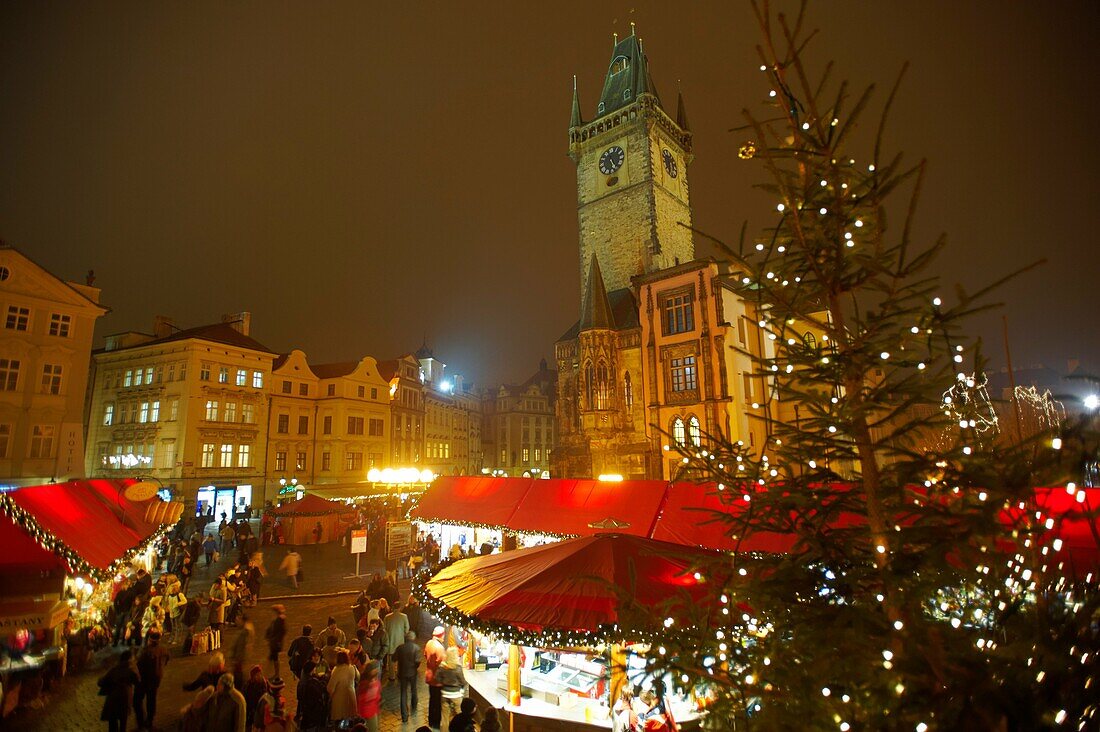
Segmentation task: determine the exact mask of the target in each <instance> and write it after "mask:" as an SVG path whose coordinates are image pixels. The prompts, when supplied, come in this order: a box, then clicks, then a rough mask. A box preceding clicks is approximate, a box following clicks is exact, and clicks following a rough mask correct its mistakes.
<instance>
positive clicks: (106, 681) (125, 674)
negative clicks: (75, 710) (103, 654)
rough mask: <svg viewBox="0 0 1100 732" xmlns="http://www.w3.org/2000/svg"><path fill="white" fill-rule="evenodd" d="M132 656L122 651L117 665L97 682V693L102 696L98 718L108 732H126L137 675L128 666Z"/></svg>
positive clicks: (128, 652)
mask: <svg viewBox="0 0 1100 732" xmlns="http://www.w3.org/2000/svg"><path fill="white" fill-rule="evenodd" d="M132 658H133V654H132V653H131V652H130V651H123V652H122V653H121V654H120V655H119V657H118V663H117V664H115V665H114V667H113V668H111V670H110V671H108V672H107V673H105V674H104V675H103V677H102V678H100V680H99V682H98V683H99V693H100V695H102V696H103V711H102V712H100V714H99V718H100V719H102V720H103V721H104V722H106V723H107V729H108V730H109V732H126V722H127V720H128V719H129V718H130V706H131V705H132V704H133V703H134V685H135V684H137V682H138V675H137V673H135V672H134V669H133V667H132V666H131V664H130V660H131V659H132Z"/></svg>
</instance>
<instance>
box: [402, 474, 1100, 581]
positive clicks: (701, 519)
mask: <svg viewBox="0 0 1100 732" xmlns="http://www.w3.org/2000/svg"><path fill="white" fill-rule="evenodd" d="M849 487H850V486H848V485H845V484H836V485H834V486H831V488H833V489H835V490H838V491H842V490H846V489H848V488H849ZM738 495H739V494H737V493H734V494H733V496H729V497H727V496H719V494H718V491H717V486H716V485H715V484H714V483H686V482H684V483H666V482H664V481H637V480H629V481H618V482H613V481H608V482H603V481H594V480H568V479H561V478H552V479H549V480H540V479H529V478H482V477H451V478H439V479H437V480H436V481H435V483H433V484H432V486H431V487H430V488H429V489H428V491H427V492H426V493H425V494H424V495H423V496H422V497H421V499H420V503H419V504H418V505H417V506H416V507H415V508H414V509H413V511H412V514H411V517H412V518H413V519H414V520H417V521H424V522H440V523H450V524H457V525H466V526H486V527H489V528H494V529H500V530H504V531H513V532H517V533H528V534H548V535H554V536H592V535H594V534H597V533H601V532H608V531H616V532H619V533H624V534H633V535H636V536H646V537H649V538H652V539H657V540H661V541H668V542H671V543H674V544H680V545H682V546H689V547H702V548H705V549H717V550H721V551H735V550H736V551H742V552H754V551H755V552H767V553H783V552H788V551H790V550H791V549H792V547H794V545H795V542H796V539H797V537H796V536H795V535H793V534H784V533H776V532H754V533H752V534H750V535H748V536H746V537H743V538H742V539H741V540H740V542H738V540H735V539H734V538H733V537H732V536H730V535H729V531H730V526H729V524H728V522H726V521H723V520H722V518H721V516H722V514H726V515H731V516H735V515H737V514H738V513H739V512H741V511H743V510H745V509H746V508H747V506H748V505H749V504H747V503H743V502H742V501H740V500H738V499H737V496H738ZM1035 496H1036V502H1037V505H1038V506H1039V507H1040V508H1041V509H1042V510H1043V511H1045V512H1046V513H1047V514H1049V516H1050V517H1052V518H1054V519H1055V520H1056V523H1057V525H1056V527H1055V531H1056V533H1057V538H1060V539H1061V540H1062V544H1063V551H1065V552H1067V554H1066V556H1067V557H1069V560H1070V561H1071V563H1072V564H1073V566H1075V567H1077V568H1094V567H1100V549H1098V547H1097V544H1098V539H1097V536H1100V528H1098V526H1097V519H1096V516H1095V513H1093V514H1092V515H1091V516H1088V515H1084V513H1083V512H1087V511H1090V510H1091V511H1094V512H1095V511H1096V510H1097V509H1098V508H1100V488H1087V489H1085V488H1074V489H1072V492H1071V491H1070V490H1068V489H1066V488H1036V489H1035ZM1018 514H1019V511H1015V512H1014V511H1006V512H1005V513H1004V514H1003V516H1002V520H1003V521H1004V523H1005V525H1006V526H1009V525H1011V524H1012V523H1013V522H1014V521H1016V520H1017V518H1018ZM861 521H862V519H861V518H860V517H859V516H854V515H849V514H844V515H842V516H841V517H840V521H839V523H838V525H837V526H836V527H835V528H851V527H854V526H857V525H859V524H860V523H861Z"/></svg>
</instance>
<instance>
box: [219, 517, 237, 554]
mask: <svg viewBox="0 0 1100 732" xmlns="http://www.w3.org/2000/svg"><path fill="white" fill-rule="evenodd" d="M218 533H219V534H220V535H221V537H222V554H225V553H226V552H227V551H229V550H230V549H232V548H233V540H234V539H235V538H236V537H237V530H236V529H235V528H234V526H233V524H232V523H227V524H226V525H225V526H223V527H222V528H221V531H219V532H218Z"/></svg>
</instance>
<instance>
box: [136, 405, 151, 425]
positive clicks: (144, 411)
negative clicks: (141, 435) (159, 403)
mask: <svg viewBox="0 0 1100 732" xmlns="http://www.w3.org/2000/svg"><path fill="white" fill-rule="evenodd" d="M148 421H149V402H142V403H141V407H140V408H139V409H138V422H139V423H141V424H145V423H146V422H148Z"/></svg>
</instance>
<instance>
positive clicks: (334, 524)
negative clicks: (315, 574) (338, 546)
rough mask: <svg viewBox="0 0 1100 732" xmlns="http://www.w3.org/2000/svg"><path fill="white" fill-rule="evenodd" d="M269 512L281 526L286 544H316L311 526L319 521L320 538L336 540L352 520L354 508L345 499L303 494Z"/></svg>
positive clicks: (321, 539)
mask: <svg viewBox="0 0 1100 732" xmlns="http://www.w3.org/2000/svg"><path fill="white" fill-rule="evenodd" d="M269 513H270V514H271V515H272V516H274V517H275V518H276V520H277V521H278V522H279V523H280V525H281V526H282V534H283V537H284V538H285V541H286V543H287V544H299V545H300V544H316V543H318V541H317V536H316V534H314V529H316V528H317V525H318V524H320V525H321V534H320V542H319V543H321V544H326V543H328V542H330V541H338V540H339V539H340V537H342V536H343V535H344V532H345V531H347V528H348V526H350V525H351V523H352V521H354V520H355V509H354V508H353V507H351V506H348V505H347V504H345V503H340V502H338V501H329V500H326V499H324V498H321V497H320V496H314V495H311V494H308V493H307V494H306V495H304V496H302V498H301V499H299V500H297V501H290V502H288V503H284V504H282V505H281V506H279V507H278V508H273V509H271V510H270V511H269Z"/></svg>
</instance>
